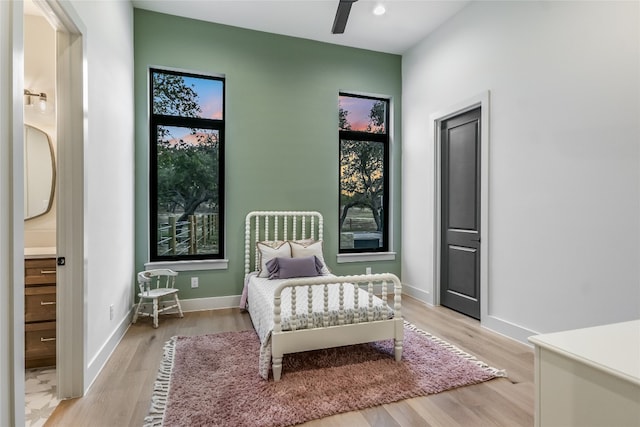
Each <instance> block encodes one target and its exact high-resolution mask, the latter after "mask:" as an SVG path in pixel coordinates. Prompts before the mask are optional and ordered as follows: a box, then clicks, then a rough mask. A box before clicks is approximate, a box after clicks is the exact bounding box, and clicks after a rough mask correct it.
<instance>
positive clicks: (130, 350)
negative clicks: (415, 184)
mask: <svg viewBox="0 0 640 427" xmlns="http://www.w3.org/2000/svg"><path fill="white" fill-rule="evenodd" d="M402 305H403V314H404V318H405V319H406V320H408V321H409V322H411V323H413V324H415V325H416V326H418V327H419V328H421V329H423V330H425V331H428V332H430V333H432V334H433V335H436V336H438V337H440V338H442V339H444V340H446V341H448V342H450V343H452V344H454V345H456V346H457V347H459V348H461V349H462V350H465V351H467V352H468V353H471V354H473V355H475V356H477V357H478V358H479V359H480V360H483V361H484V362H486V363H488V364H489V365H491V366H493V367H495V368H499V369H506V371H507V374H508V378H497V379H494V380H491V381H488V382H485V383H482V384H477V385H472V386H468V387H462V388H459V389H454V390H450V391H446V392H443V393H439V394H435V395H431V396H425V397H418V398H413V399H408V400H404V401H400V402H397V403H392V404H389V405H383V406H379V407H375V408H370V409H366V410H363V411H359V412H349V413H346V414H339V415H335V416H332V417H328V418H323V419H321V420H316V421H311V422H308V423H306V424H304V426H306V427H328V426H350V427H351V426H353V427H358V426H363V427H367V426H384V427H387V426H390V427H392V426H446V427H453V426H474V427H476V426H505V427H506V426H508V427H516V426H532V425H533V410H534V384H533V350H532V349H531V348H530V347H528V346H526V345H524V344H521V343H518V342H516V341H513V340H511V339H508V338H505V337H503V336H501V335H499V334H495V333H493V332H491V331H488V330H486V329H484V328H481V327H480V324H479V322H478V321H476V320H474V319H470V318H468V317H465V316H463V315H461V314H458V313H456V312H454V311H451V310H448V309H446V308H443V307H428V306H426V305H424V304H422V303H421V302H419V301H417V300H415V299H412V298H410V297H403V301H402ZM246 329H252V325H251V320H250V318H249V315H248V314H247V313H246V312H243V311H240V310H239V309H224V310H215V311H201V312H192V313H185V317H184V318H183V319H179V318H177V317H173V316H162V317H161V319H160V327H159V328H158V329H153V327H152V326H151V319H149V318H143V319H140V320H139V321H138V323H136V324H135V325H131V327H130V328H129V330H128V331H127V333H126V334H125V336H124V338H123V339H122V341H121V342H120V344H119V345H118V347H117V349H116V350H115V352H114V353H113V355H112V357H111V358H110V359H109V361H108V362H107V364H106V366H105V368H104V369H103V371H102V372H101V373H100V375H99V376H98V378H97V379H96V381H95V382H94V384H93V385H92V386H91V388H90V389H89V391H88V392H87V394H86V396H85V397H83V398H80V399H72V400H65V401H63V402H61V403H60V405H59V406H58V407H57V408H56V410H55V411H54V413H53V414H52V416H51V417H50V418H49V420H48V421H47V423H46V424H45V426H49V427H51V426H73V427H84V426H87V427H88V426H91V427H101V426H105V427H107V426H108V427H112V426H118V427H124V426H136V427H140V426H142V422H143V419H144V417H145V416H146V414H147V411H148V409H149V402H150V398H151V393H152V389H153V383H154V381H155V378H156V373H157V369H158V366H159V363H160V359H161V357H162V347H163V345H164V343H165V341H167V340H168V339H169V338H170V337H172V336H173V335H200V334H206V333H214V332H223V331H240V330H246Z"/></svg>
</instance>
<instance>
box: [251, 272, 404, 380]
mask: <svg viewBox="0 0 640 427" xmlns="http://www.w3.org/2000/svg"><path fill="white" fill-rule="evenodd" d="M287 280H291V279H273V280H270V279H267V278H262V277H258V276H257V275H255V274H252V275H251V276H250V277H249V280H248V283H247V288H248V289H247V296H248V310H249V314H250V315H251V320H252V322H253V326H254V328H255V329H256V332H257V333H258V336H259V337H260V343H261V348H260V375H261V376H262V377H264V378H267V377H268V373H269V367H270V364H271V333H272V331H273V327H274V321H273V308H274V304H273V294H274V292H275V290H276V288H277V287H278V286H279V285H280V284H281V283H282V282H284V281H287ZM355 288H356V286H355V285H353V284H347V283H345V284H344V285H343V289H344V292H343V298H344V322H345V323H346V324H350V323H353V319H354V313H355V310H354V309H353V307H354V295H355V292H354V290H355ZM312 289H313V297H312V301H313V304H312V312H313V313H312V317H313V322H312V325H313V327H322V326H335V325H338V324H339V319H338V316H339V311H340V310H339V309H340V285H339V284H331V285H328V290H329V292H328V294H329V298H328V302H329V303H328V306H329V324H328V325H325V324H324V314H323V313H324V285H315V286H313V287H312ZM358 290H359V293H358V312H359V322H363V321H373V320H383V319H389V318H392V317H393V310H392V309H391V308H390V307H389V306H388V305H387V304H386V303H385V302H383V301H382V300H381V299H380V298H378V297H376V296H375V295H374V296H373V306H374V309H373V318H372V319H369V318H368V316H369V313H368V311H369V310H368V305H369V294H368V292H367V291H365V290H364V289H361V288H358ZM392 292H393V290H389V293H392ZM281 297H282V298H281V301H282V304H281V314H280V316H281V327H282V330H283V331H288V330H291V329H292V328H291V323H292V315H291V314H292V310H291V289H290V288H287V289H285V290H284V291H283V292H282V295H281ZM296 313H297V315H296V317H295V322H296V329H305V328H307V327H309V326H310V325H309V323H310V322H309V316H308V288H307V287H306V286H305V287H300V288H298V291H297V293H296Z"/></svg>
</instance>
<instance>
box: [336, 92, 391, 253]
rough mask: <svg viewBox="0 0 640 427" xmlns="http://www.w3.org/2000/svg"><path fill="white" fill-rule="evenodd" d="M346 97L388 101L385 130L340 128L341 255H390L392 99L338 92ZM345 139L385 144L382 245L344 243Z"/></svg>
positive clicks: (339, 251) (339, 196)
mask: <svg viewBox="0 0 640 427" xmlns="http://www.w3.org/2000/svg"><path fill="white" fill-rule="evenodd" d="M341 96H345V97H350V98H361V99H370V100H373V101H383V102H385V103H386V108H385V132H384V133H374V132H366V131H351V130H343V129H340V128H338V208H339V209H338V256H339V257H340V256H345V255H347V256H354V255H355V256H357V255H359V254H371V255H375V254H382V253H384V254H389V253H390V252H389V251H390V250H391V249H390V244H391V243H390V239H391V227H390V221H389V219H390V218H391V206H390V201H391V197H390V194H389V191H390V189H391V176H390V174H391V136H390V135H391V98H390V97H385V96H380V95H364V94H357V93H351V92H343V91H340V92H338V97H341ZM343 141H360V142H374V143H382V146H383V166H382V169H383V177H384V181H383V196H382V210H383V212H384V217H383V224H382V246H379V247H375V248H342V246H341V234H342V229H341V227H340V217H341V213H342V212H341V208H342V203H341V201H340V198H341V197H342V180H341V178H342V171H341V161H340V159H341V157H342V142H343Z"/></svg>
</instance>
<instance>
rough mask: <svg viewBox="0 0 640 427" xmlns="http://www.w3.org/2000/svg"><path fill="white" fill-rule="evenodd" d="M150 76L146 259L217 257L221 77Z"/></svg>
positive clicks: (220, 197)
mask: <svg viewBox="0 0 640 427" xmlns="http://www.w3.org/2000/svg"><path fill="white" fill-rule="evenodd" d="M150 77H151V78H150V84H151V90H150V93H151V100H150V101H151V111H152V114H151V123H150V125H151V129H150V139H151V144H150V150H149V151H150V176H149V180H150V191H149V193H150V206H151V209H150V216H151V218H150V228H151V229H150V233H149V234H150V237H151V244H150V248H151V250H150V257H151V261H167V260H188V259H216V258H222V257H223V248H224V246H223V237H224V233H223V231H224V227H223V224H224V217H223V213H224V207H223V206H224V197H223V195H224V185H223V182H224V180H223V178H224V171H223V169H224V108H223V106H224V79H223V78H219V77H210V76H203V75H196V74H191V73H183V72H176V71H171V70H160V69H151V70H150Z"/></svg>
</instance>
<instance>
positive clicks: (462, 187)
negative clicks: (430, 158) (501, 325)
mask: <svg viewBox="0 0 640 427" xmlns="http://www.w3.org/2000/svg"><path fill="white" fill-rule="evenodd" d="M440 143H441V150H440V153H441V165H442V176H441V185H442V187H441V195H442V198H441V208H442V211H441V226H442V229H441V233H440V234H441V242H442V245H441V248H440V252H441V254H440V259H441V265H440V304H442V305H444V306H446V307H449V308H451V309H453V310H456V311H459V312H461V313H464V314H466V315H468V316H471V317H474V318H476V319H480V108H477V109H475V110H472V111H468V112H466V113H463V114H460V115H458V116H455V117H452V118H450V119H447V120H445V121H443V122H442V124H441V138H440Z"/></svg>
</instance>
